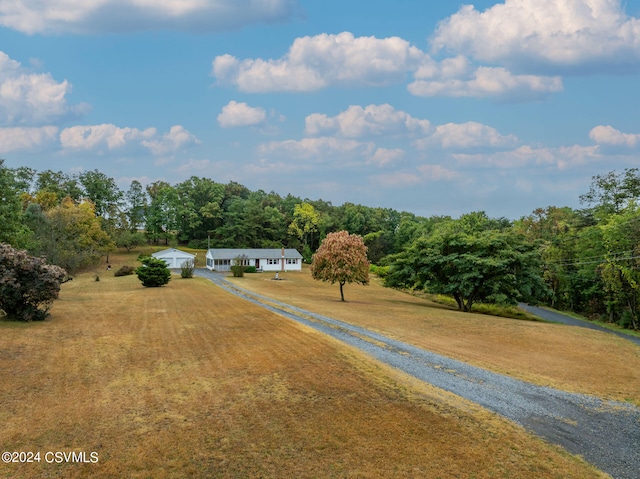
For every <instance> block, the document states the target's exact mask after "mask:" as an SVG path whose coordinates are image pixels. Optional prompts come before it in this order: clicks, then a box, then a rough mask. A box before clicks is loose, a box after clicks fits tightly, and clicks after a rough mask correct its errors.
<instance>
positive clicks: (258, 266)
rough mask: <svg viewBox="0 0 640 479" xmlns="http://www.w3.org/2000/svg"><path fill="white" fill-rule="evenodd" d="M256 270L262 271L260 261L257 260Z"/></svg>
mask: <svg viewBox="0 0 640 479" xmlns="http://www.w3.org/2000/svg"><path fill="white" fill-rule="evenodd" d="M256 269H260V260H259V259H257V258H256Z"/></svg>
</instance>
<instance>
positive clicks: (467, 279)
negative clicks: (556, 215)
mask: <svg viewBox="0 0 640 479" xmlns="http://www.w3.org/2000/svg"><path fill="white" fill-rule="evenodd" d="M465 216H466V215H465ZM461 219H462V221H460V220H457V221H451V222H446V223H443V224H442V225H440V226H439V227H438V228H436V230H435V231H434V232H433V233H432V234H429V235H425V236H422V237H420V238H419V239H417V240H416V241H415V242H414V243H413V244H412V245H411V246H410V247H409V248H408V249H407V250H406V251H404V252H403V253H400V254H398V255H397V256H396V257H395V260H394V262H393V263H392V265H391V272H390V274H389V275H388V276H387V277H386V280H385V281H386V284H387V285H388V286H392V287H403V288H417V289H420V290H425V291H427V292H429V293H436V294H446V295H450V296H452V297H453V298H454V299H455V300H456V303H457V305H458V309H459V310H460V311H465V312H468V311H471V308H472V307H473V304H474V303H476V302H479V301H493V302H505V303H514V302H516V301H517V300H529V299H531V298H534V297H536V296H540V294H541V293H542V292H545V291H546V287H545V285H544V283H543V281H542V264H541V259H540V253H539V250H538V247H537V246H536V245H535V244H531V243H530V242H527V241H525V239H524V238H523V237H521V236H519V235H516V234H514V233H513V232H512V231H508V230H506V231H501V230H495V229H486V230H483V228H484V227H483V226H481V225H480V223H481V222H478V221H476V220H478V218H477V217H476V218H474V219H473V221H471V222H469V221H467V220H468V218H461ZM487 224H488V223H487Z"/></svg>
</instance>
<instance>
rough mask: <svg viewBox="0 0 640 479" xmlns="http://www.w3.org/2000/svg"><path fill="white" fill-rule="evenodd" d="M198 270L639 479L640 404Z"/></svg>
mask: <svg viewBox="0 0 640 479" xmlns="http://www.w3.org/2000/svg"><path fill="white" fill-rule="evenodd" d="M195 274H196V275H197V276H202V277H205V278H209V279H211V280H212V281H213V282H214V283H215V284H217V285H218V286H220V287H221V288H223V289H225V290H226V291H229V292H230V293H233V294H236V295H238V296H240V297H242V298H244V299H246V300H247V301H251V302H252V303H255V304H258V305H260V306H263V307H264V308H267V309H269V310H271V311H273V312H275V313H278V314H280V315H283V316H286V317H288V318H290V319H292V320H294V321H297V322H299V323H302V324H305V325H307V326H310V327H312V328H314V329H316V330H318V331H321V332H323V333H326V334H328V335H329V336H332V337H334V338H337V339H339V340H341V341H343V342H345V343H347V344H349V345H351V346H355V347H357V348H359V349H360V350H362V351H364V352H366V353H368V354H370V355H371V356H373V357H375V358H376V359H378V360H380V361H383V362H385V363H386V364H389V365H391V366H393V367H396V368H398V369H400V370H402V371H404V372H406V373H408V374H411V375H412V376H414V377H416V378H418V379H420V380H422V381H425V382H428V383H430V384H432V385H434V386H437V387H439V388H442V389H445V390H447V391H449V392H452V393H454V394H457V395H459V396H461V397H464V398H466V399H468V400H470V401H473V402H475V403H477V404H480V405H481V406H483V407H485V408H487V409H489V410H491V411H494V412H496V413H498V414H500V415H502V416H504V417H506V418H508V419H511V420H513V421H515V422H516V423H518V424H520V425H522V426H523V427H525V428H526V429H527V430H529V431H531V432H533V433H534V434H536V435H538V436H541V437H543V438H544V439H546V440H547V441H549V442H551V443H553V444H557V445H560V446H562V447H564V448H565V449H566V450H567V451H569V452H571V453H573V454H578V455H581V456H582V457H583V458H584V459H585V460H587V461H589V462H590V463H592V464H593V465H595V466H596V467H598V468H599V469H601V470H603V471H605V472H607V473H608V474H610V475H611V476H613V477H614V478H616V479H638V477H639V471H640V408H637V407H635V406H633V405H631V404H628V403H622V402H614V401H604V400H601V399H598V398H595V397H591V396H586V395H581V394H572V393H567V392H564V391H560V390H557V389H552V388H548V387H543V386H536V385H534V384H530V383H526V382H524V381H520V380H517V379H514V378H511V377H508V376H504V375H501V374H497V373H493V372H490V371H487V370H484V369H481V368H477V367H474V366H470V365H468V364H466V363H463V362H461V361H456V360H454V359H450V358H447V357H444V356H440V355H437V354H434V353H431V352H429V351H425V350H422V349H419V348H416V347H414V346H411V345H409V344H406V343H403V342H400V341H396V340H393V339H390V338H387V337H386V336H383V335H380V334H377V333H374V332H372V331H369V330H367V329H364V328H360V327H358V326H353V325H350V324H348V323H345V322H342V321H338V320H335V319H332V318H327V317H324V316H322V315H319V314H315V313H311V312H309V311H305V310H302V309H300V308H296V307H294V306H290V305H287V304H285V303H282V302H279V301H276V300H273V299H271V298H267V297H264V296H261V295H258V294H256V293H253V292H250V291H248V290H245V289H242V288H240V287H238V286H235V285H232V284H231V283H229V282H228V281H226V280H224V278H223V276H222V275H220V274H218V273H213V272H210V271H208V270H203V269H199V270H196V272H195Z"/></svg>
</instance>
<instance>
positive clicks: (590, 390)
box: [228, 268, 640, 405]
mask: <svg viewBox="0 0 640 479" xmlns="http://www.w3.org/2000/svg"><path fill="white" fill-rule="evenodd" d="M280 276H281V277H282V278H284V280H283V281H273V280H272V278H273V274H272V273H260V274H247V275H245V276H244V277H243V278H228V279H230V280H231V281H234V282H236V283H237V284H238V285H240V286H243V287H245V288H247V289H250V290H254V291H257V292H260V293H262V294H264V295H266V296H270V297H273V298H276V299H279V300H281V301H284V302H287V303H290V304H292V305H295V306H298V307H302V308H305V309H307V310H310V311H313V312H316V313H320V314H323V315H325V316H329V317H332V318H335V319H340V320H343V321H346V322H349V323H352V324H357V325H359V326H363V327H366V328H369V329H371V330H374V331H377V332H380V333H382V334H385V335H387V336H389V337H392V338H395V339H399V340H401V341H405V342H407V343H411V344H414V345H416V346H418V347H420V348H424V349H428V350H430V351H433V352H436V353H439V354H442V355H445V356H448V357H451V358H455V359H459V360H462V361H465V362H468V363H471V364H474V365H477V366H480V367H482V368H485V369H490V370H492V371H496V372H500V373H505V374H509V375H510V376H513V377H517V378H520V379H524V380H526V381H530V382H533V383H536V384H540V385H544V386H552V387H556V388H559V389H564V390H567V391H571V392H581V393H587V394H593V395H597V396H600V397H603V398H609V399H616V400H622V401H631V402H634V403H635V404H637V405H640V347H638V346H637V345H635V344H633V343H631V342H630V341H627V340H625V339H622V338H619V337H618V336H615V335H613V334H608V333H603V332H599V331H592V330H588V329H584V328H576V327H569V326H564V325H557V324H549V323H542V322H531V321H519V320H514V319H507V318H498V317H494V316H487V315H481V314H473V313H460V312H458V311H455V310H452V309H450V308H447V307H445V306H442V305H438V304H435V303H432V302H430V301H427V300H424V299H420V298H415V297H413V296H411V295H409V294H406V293H403V292H400V291H396V290H392V289H389V288H384V287H382V286H381V285H380V284H379V282H378V280H377V279H375V277H373V276H372V281H371V284H370V285H368V286H359V285H346V286H345V299H346V302H345V303H342V302H341V301H340V292H339V286H338V285H337V284H336V285H331V284H329V283H323V282H319V281H314V280H313V279H312V278H311V275H310V274H309V270H308V269H307V268H305V269H304V270H303V272H301V273H281V274H280Z"/></svg>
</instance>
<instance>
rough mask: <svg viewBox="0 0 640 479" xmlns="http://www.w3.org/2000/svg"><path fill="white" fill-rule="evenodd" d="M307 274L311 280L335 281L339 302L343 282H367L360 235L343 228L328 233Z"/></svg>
mask: <svg viewBox="0 0 640 479" xmlns="http://www.w3.org/2000/svg"><path fill="white" fill-rule="evenodd" d="M311 275H312V276H313V279H317V280H320V281H328V282H330V283H331V284H335V283H338V284H339V285H340V299H341V300H342V301H344V291H343V287H344V285H345V284H347V283H357V284H363V285H366V284H369V261H368V260H367V247H366V246H365V244H364V242H363V240H362V237H361V236H359V235H350V234H349V233H348V232H347V231H338V232H336V233H329V234H328V235H327V236H326V237H325V239H324V240H323V241H322V244H321V245H320V248H318V251H317V252H316V254H314V255H313V261H312V262H311Z"/></svg>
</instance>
